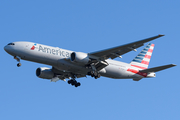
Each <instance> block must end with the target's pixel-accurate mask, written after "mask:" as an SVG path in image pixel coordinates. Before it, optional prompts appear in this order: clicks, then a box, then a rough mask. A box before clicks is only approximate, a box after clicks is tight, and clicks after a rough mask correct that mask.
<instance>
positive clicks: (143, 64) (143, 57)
mask: <svg viewBox="0 0 180 120" xmlns="http://www.w3.org/2000/svg"><path fill="white" fill-rule="evenodd" d="M153 49H154V44H151V43H149V44H148V45H147V46H146V47H145V48H144V49H143V50H142V51H141V52H140V53H139V54H138V55H137V56H136V57H135V58H134V59H133V60H132V61H131V63H130V65H131V66H133V67H136V68H138V69H147V68H148V65H149V62H150V59H151V55H152V52H153Z"/></svg>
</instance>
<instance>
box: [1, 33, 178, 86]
mask: <svg viewBox="0 0 180 120" xmlns="http://www.w3.org/2000/svg"><path fill="white" fill-rule="evenodd" d="M162 36H164V35H157V36H154V37H150V38H147V39H143V40H139V41H136V42H132V43H129V44H125V45H121V46H117V47H113V48H109V49H105V50H101V51H97V52H91V53H84V52H75V51H70V50H65V49H62V48H59V47H51V46H47V45H42V44H38V43H33V42H26V41H20V42H12V43H9V44H8V45H6V46H5V47H4V50H5V51H6V52H7V53H8V54H10V55H12V56H13V57H14V59H16V60H17V61H18V64H17V66H18V67H20V66H21V63H20V59H22V60H27V61H31V62H36V63H42V64H46V65H50V66H52V68H47V67H39V68H37V69H36V76H37V77H39V78H43V79H50V81H51V82H56V81H58V80H63V81H66V79H69V80H68V84H71V85H72V86H75V87H78V86H80V85H81V83H80V82H77V81H76V78H81V77H86V76H91V77H94V78H95V79H97V78H100V77H101V76H103V77H108V78H113V79H133V80H134V81H139V80H141V79H142V78H153V77H156V74H155V72H158V71H161V70H164V69H167V68H170V67H173V66H176V65H175V64H169V65H163V66H159V67H154V68H148V65H149V62H150V59H151V55H152V52H153V49H154V44H152V43H149V44H147V45H146V47H145V48H144V49H143V50H142V51H141V52H140V53H139V54H138V55H137V56H136V57H135V58H134V59H133V60H132V61H131V62H130V63H124V62H120V61H116V60H113V59H115V58H117V57H120V58H122V55H123V54H125V53H128V52H130V51H137V50H136V49H137V48H139V47H141V46H143V45H144V43H146V42H149V41H152V40H154V39H157V38H160V37H162Z"/></svg>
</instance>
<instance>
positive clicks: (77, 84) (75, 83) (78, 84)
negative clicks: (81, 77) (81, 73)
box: [68, 79, 81, 87]
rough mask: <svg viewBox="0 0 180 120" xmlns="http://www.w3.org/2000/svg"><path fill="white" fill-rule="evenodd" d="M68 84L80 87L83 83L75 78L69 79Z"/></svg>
mask: <svg viewBox="0 0 180 120" xmlns="http://www.w3.org/2000/svg"><path fill="white" fill-rule="evenodd" d="M68 84H71V85H72V86H73V85H74V86H75V87H78V86H80V85H81V83H80V82H77V81H76V80H75V79H71V80H68Z"/></svg>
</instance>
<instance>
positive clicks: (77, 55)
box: [71, 52, 90, 64]
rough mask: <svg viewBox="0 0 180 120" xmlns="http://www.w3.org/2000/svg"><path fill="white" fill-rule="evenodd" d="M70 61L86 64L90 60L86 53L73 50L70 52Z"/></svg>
mask: <svg viewBox="0 0 180 120" xmlns="http://www.w3.org/2000/svg"><path fill="white" fill-rule="evenodd" d="M71 61H72V62H77V63H81V64H87V63H88V62H89V61H90V59H89V56H88V54H87V53H82V52H73V53H71Z"/></svg>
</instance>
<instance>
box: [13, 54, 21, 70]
mask: <svg viewBox="0 0 180 120" xmlns="http://www.w3.org/2000/svg"><path fill="white" fill-rule="evenodd" d="M14 59H15V60H17V61H18V62H19V63H18V64H17V66H18V67H20V66H21V63H20V59H21V58H20V57H19V56H14Z"/></svg>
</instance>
